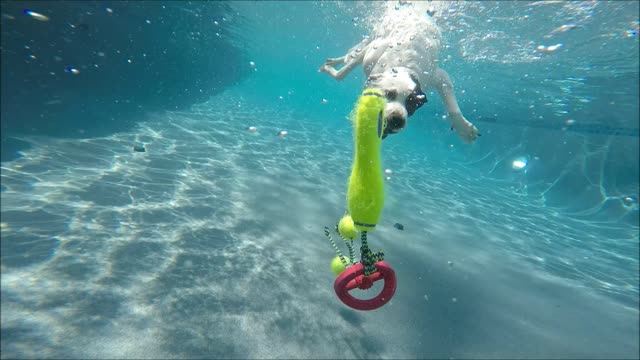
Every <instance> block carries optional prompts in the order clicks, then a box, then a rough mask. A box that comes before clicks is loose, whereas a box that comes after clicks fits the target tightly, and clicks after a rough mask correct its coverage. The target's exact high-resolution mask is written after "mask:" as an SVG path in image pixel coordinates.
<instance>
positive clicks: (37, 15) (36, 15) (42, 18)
mask: <svg viewBox="0 0 640 360" xmlns="http://www.w3.org/2000/svg"><path fill="white" fill-rule="evenodd" d="M24 13H25V14H27V15H29V16H31V17H32V18H34V19H36V20H38V21H49V17H48V16H46V15H42V14H40V13H37V12H35V11H32V10H29V9H24Z"/></svg>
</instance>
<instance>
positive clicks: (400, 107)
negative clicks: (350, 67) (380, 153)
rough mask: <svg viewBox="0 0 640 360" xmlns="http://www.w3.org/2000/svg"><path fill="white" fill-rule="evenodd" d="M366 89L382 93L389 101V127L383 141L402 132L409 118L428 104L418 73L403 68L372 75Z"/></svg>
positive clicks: (386, 116) (387, 106) (387, 115)
mask: <svg viewBox="0 0 640 360" xmlns="http://www.w3.org/2000/svg"><path fill="white" fill-rule="evenodd" d="M365 87H368V88H374V89H378V90H380V91H382V93H383V94H384V96H385V97H386V99H387V105H386V106H385V108H384V118H385V120H386V123H387V127H386V128H385V131H384V134H383V135H382V138H383V139H384V138H385V137H387V135H389V134H395V133H397V132H399V131H400V130H402V129H403V128H404V127H405V126H406V125H407V118H408V117H409V116H411V115H413V113H414V112H415V111H416V110H418V109H419V108H420V107H421V106H422V105H424V104H425V103H426V102H427V96H426V95H425V93H424V92H422V89H421V88H420V82H419V81H418V76H417V75H416V73H415V72H413V71H411V70H410V69H407V68H403V67H395V68H391V69H389V70H387V71H385V72H382V73H377V74H371V75H370V76H369V78H368V79H367V83H366V85H365Z"/></svg>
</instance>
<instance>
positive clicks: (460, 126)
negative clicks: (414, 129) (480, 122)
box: [451, 118, 480, 144]
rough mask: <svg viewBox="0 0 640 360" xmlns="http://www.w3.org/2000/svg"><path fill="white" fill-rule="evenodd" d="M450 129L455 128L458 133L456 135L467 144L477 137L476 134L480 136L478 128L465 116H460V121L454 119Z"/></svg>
mask: <svg viewBox="0 0 640 360" xmlns="http://www.w3.org/2000/svg"><path fill="white" fill-rule="evenodd" d="M451 130H455V131H456V133H458V136H460V139H462V141H464V142H465V143H467V144H471V143H472V142H474V141H475V139H476V138H478V136H480V133H478V128H476V127H475V126H474V125H473V124H472V123H470V122H469V121H467V120H466V119H465V118H462V119H461V120H460V121H455V122H454V123H453V124H452V125H451Z"/></svg>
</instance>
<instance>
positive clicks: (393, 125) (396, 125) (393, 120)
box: [387, 115, 407, 133]
mask: <svg viewBox="0 0 640 360" xmlns="http://www.w3.org/2000/svg"><path fill="white" fill-rule="evenodd" d="M406 122H407V120H406V119H405V118H404V117H403V116H400V115H393V116H391V117H390V118H389V119H388V120H387V129H388V130H389V131H390V132H393V133H396V132H398V131H400V130H402V129H403V128H404V126H405V124H406Z"/></svg>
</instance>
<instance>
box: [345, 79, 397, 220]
mask: <svg viewBox="0 0 640 360" xmlns="http://www.w3.org/2000/svg"><path fill="white" fill-rule="evenodd" d="M384 106H385V99H384V96H383V95H382V92H380V91H378V90H375V89H366V90H365V91H363V92H362V96H360V99H359V100H358V105H357V108H356V114H355V116H354V117H353V118H352V121H353V127H354V145H355V146H354V159H353V166H352V168H351V176H350V177H349V187H348V188H347V204H348V206H349V213H350V215H351V217H352V218H353V223H354V225H355V228H356V229H357V230H358V231H371V230H373V229H374V228H375V226H376V224H377V223H378V219H380V214H381V213H382V206H383V205H384V180H383V178H382V168H381V166H380V146H381V145H382V134H383V133H384V128H385V127H386V126H387V124H386V121H385V119H384V117H383V116H382V112H383V109H384Z"/></svg>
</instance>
